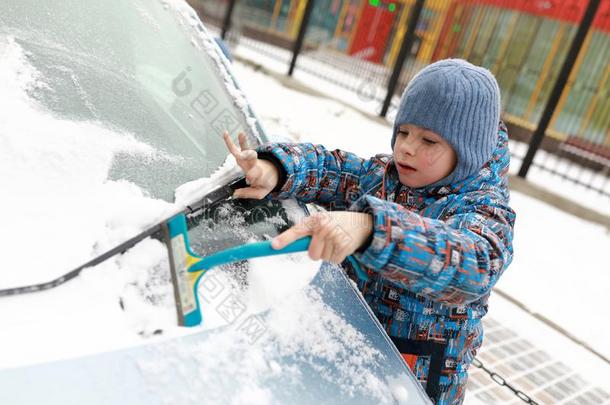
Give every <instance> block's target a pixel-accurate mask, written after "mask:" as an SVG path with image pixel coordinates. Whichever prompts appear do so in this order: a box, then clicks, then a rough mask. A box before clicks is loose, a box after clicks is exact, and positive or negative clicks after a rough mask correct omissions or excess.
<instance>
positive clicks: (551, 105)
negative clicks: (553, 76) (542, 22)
mask: <svg viewBox="0 0 610 405" xmlns="http://www.w3.org/2000/svg"><path fill="white" fill-rule="evenodd" d="M599 2H600V0H589V4H588V5H587V10H586V11H585V15H584V16H583V18H582V21H581V22H580V25H579V26H578V31H576V35H575V36H574V40H572V45H570V50H569V52H568V55H567V56H566V59H565V60H564V62H563V66H562V67H561V70H560V71H559V76H558V77H557V81H556V82H555V85H554V86H553V91H552V92H551V95H550V96H549V100H548V101H547V103H546V106H545V107H544V111H543V112H542V117H541V118H540V121H539V122H538V127H536V130H535V131H534V133H533V134H532V139H531V140H530V145H529V148H528V149H527V153H526V154H525V158H523V163H521V168H519V173H518V175H519V177H522V178H525V176H527V172H528V171H529V168H530V166H531V165H532V162H533V161H534V156H535V155H536V152H537V151H538V148H539V147H540V144H541V143H542V139H543V138H544V134H545V133H546V130H547V128H548V126H549V123H550V122H551V118H552V117H553V114H554V113H555V108H557V104H558V103H559V98H560V97H561V93H563V90H564V88H565V85H566V83H567V81H568V78H569V77H570V73H572V68H573V67H574V62H575V61H576V58H577V57H578V54H579V52H580V49H581V48H582V44H583V42H584V40H585V38H586V36H587V33H588V32H589V28H591V23H592V22H593V18H594V17H595V13H596V12H597V9H598V7H599Z"/></svg>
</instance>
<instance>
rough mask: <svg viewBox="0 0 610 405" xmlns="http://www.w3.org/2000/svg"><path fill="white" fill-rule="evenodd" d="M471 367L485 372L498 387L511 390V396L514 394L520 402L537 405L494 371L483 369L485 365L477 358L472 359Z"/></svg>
mask: <svg viewBox="0 0 610 405" xmlns="http://www.w3.org/2000/svg"><path fill="white" fill-rule="evenodd" d="M472 365H473V366H475V367H476V368H480V369H481V370H483V371H484V372H486V373H487V374H488V375H489V377H490V378H491V379H492V380H493V381H495V382H496V383H497V384H498V385H500V386H502V387H506V388H508V389H509V390H511V391H512V392H513V394H515V395H516V396H517V397H518V398H519V399H520V400H522V401H523V402H525V403H526V404H532V405H538V402H536V401H534V400H533V399H531V398H530V397H529V396H528V395H527V394H526V393H525V392H523V391H521V390H518V389H516V388H515V387H513V386H512V385H510V384H509V383H508V382H506V379H505V378H504V377H502V376H501V375H500V374H498V373H496V372H495V371H491V370H490V369H488V368H487V367H485V365H484V364H483V363H481V361H480V360H479V359H477V358H475V359H473V360H472Z"/></svg>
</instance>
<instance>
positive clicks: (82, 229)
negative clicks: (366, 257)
mask: <svg viewBox="0 0 610 405" xmlns="http://www.w3.org/2000/svg"><path fill="white" fill-rule="evenodd" d="M164 4H165V5H166V7H167V8H169V7H176V4H180V3H177V2H173V1H172V2H164ZM184 13H186V14H185V16H187V17H189V15H190V14H192V10H190V8H187V9H185V11H184ZM191 17H192V15H191V16H190V17H189V18H191ZM191 21H192V19H191ZM204 34H205V31H202V34H201V35H202V38H203V36H204ZM206 41H207V40H206ZM204 44H208V45H209V42H204ZM206 49H208V50H209V48H206ZM216 55H217V58H218V59H216V60H217V62H219V63H222V64H226V60H223V59H222V57H221V56H220V55H219V54H218V53H216ZM283 66H284V68H283V69H285V65H283ZM233 70H234V72H235V74H236V76H237V80H238V82H239V83H240V85H241V87H242V88H243V89H244V92H245V93H246V94H247V95H248V97H249V99H250V101H251V102H252V105H253V106H254V107H255V108H256V109H257V111H258V112H259V113H260V114H261V117H262V119H263V123H264V124H265V126H266V127H267V129H268V132H270V133H271V134H275V135H279V136H282V137H289V138H292V139H294V140H297V141H309V142H314V143H323V144H325V145H326V146H328V147H329V148H339V147H341V148H344V149H347V150H350V151H353V152H355V153H358V154H360V155H361V156H372V155H374V154H376V153H388V152H390V145H389V142H390V135H391V130H390V127H389V126H388V125H387V124H384V123H379V122H375V121H371V120H369V119H368V118H366V117H365V116H363V115H362V114H360V113H358V112H357V111H356V110H354V109H352V108H349V107H346V105H345V104H341V103H338V102H336V101H332V100H329V99H323V98H318V97H313V96H309V95H306V94H302V93H299V92H295V91H292V90H288V89H286V88H285V87H282V86H281V85H279V84H278V83H277V82H276V81H274V80H272V79H270V78H269V77H267V76H264V75H262V74H260V73H257V72H254V71H252V70H251V69H249V68H246V67H244V66H243V65H240V64H239V63H235V64H234V65H233ZM282 71H284V70H282ZM44 85H45V84H44V80H43V78H41V77H40V75H39V73H38V72H36V71H35V70H34V69H33V68H32V67H31V66H30V65H29V64H28V63H27V60H26V58H25V57H24V55H23V52H22V50H21V49H20V48H19V46H18V45H17V44H16V43H15V41H14V40H12V39H11V38H0V111H2V114H3V115H1V116H0V190H2V193H3V195H2V200H1V203H0V204H1V206H0V221H1V223H2V224H3V226H4V229H5V230H7V231H5V232H2V236H1V237H0V238H1V239H0V246H2V252H3V254H2V255H1V256H0V269H2V270H1V271H0V286H2V288H7V287H12V286H17V285H22V284H28V283H32V282H41V281H47V280H49V279H52V278H54V277H56V276H58V275H59V274H62V273H64V272H65V271H67V270H70V269H72V268H74V267H76V266H77V265H79V264H82V263H83V262H85V261H86V260H88V259H90V258H92V257H94V256H95V255H97V254H99V253H102V252H103V251H105V250H106V249H108V248H110V247H112V246H114V245H116V244H117V243H119V242H122V241H124V240H125V239H126V238H128V237H131V236H133V235H135V234H137V233H138V232H140V231H141V230H142V229H144V228H146V227H147V226H149V225H151V224H153V223H155V221H157V220H159V219H161V218H165V217H167V216H168V215H171V213H174V212H177V211H178V210H179V209H180V208H181V207H183V206H184V205H188V204H189V203H190V202H192V201H194V200H195V199H196V198H197V197H198V196H201V194H203V193H205V192H206V191H209V190H210V187H212V186H213V185H214V184H217V183H216V182H218V181H224V180H226V179H231V178H234V177H235V174H236V173H238V172H237V171H236V170H237V169H236V168H235V165H234V162H232V161H231V158H228V159H227V161H226V162H225V164H224V165H223V167H222V168H221V169H220V170H219V171H218V172H217V173H215V174H214V175H213V176H211V177H210V178H207V179H199V180H196V181H194V182H191V183H188V184H186V185H183V186H182V187H180V188H179V189H178V190H177V194H176V203H175V204H170V203H167V202H164V201H161V200H156V199H153V198H151V197H150V196H148V195H147V194H146V193H145V192H144V191H142V190H141V189H140V188H138V187H137V186H136V185H134V184H133V183H130V182H127V181H111V180H108V179H107V174H108V170H109V168H110V164H111V162H112V157H113V155H114V154H116V153H119V152H121V153H130V154H136V155H139V156H142V157H145V158H147V159H153V160H164V159H175V158H177V157H174V156H167V155H166V154H163V153H162V152H160V151H158V150H155V149H154V148H153V147H151V146H150V145H147V144H145V143H143V142H142V141H138V140H136V138H135V137H134V136H133V135H132V134H129V133H123V132H119V131H117V130H116V129H113V128H107V127H105V126H104V125H103V123H100V122H74V121H68V120H65V119H61V118H59V117H57V116H54V115H51V114H49V113H48V112H46V111H44V110H43V109H42V108H41V107H40V106H39V105H38V104H37V103H36V102H35V100H33V99H31V98H30V97H29V89H31V88H33V87H35V86H44ZM233 90H234V91H235V92H236V93H234V95H235V96H238V95H239V96H240V97H242V96H243V95H242V93H241V92H239V93H237V92H238V90H237V89H236V88H235V89H233ZM233 90H232V91H233ZM341 97H343V96H341ZM240 100H241V103H242V104H241V106H242V107H243V108H245V106H246V104H245V100H246V98H245V96H243V98H240ZM361 102H362V103H364V104H366V103H365V102H364V101H363V100H361ZM366 105H367V106H369V105H371V104H370V103H369V104H366ZM7 112H10V114H7ZM371 112H373V111H372V108H371ZM249 122H250V124H252V121H249ZM254 129H255V128H254V127H253V130H254ZM545 181H546V180H545ZM549 181H550V182H556V180H549ZM553 184H557V185H556V186H554V185H553ZM549 187H552V188H553V189H554V190H555V191H557V190H562V189H563V187H564V185H563V183H562V184H560V185H559V183H551V185H550V186H549ZM512 196H513V200H512V205H513V207H514V209H515V210H516V211H517V214H518V219H517V225H516V232H515V252H516V253H515V259H514V263H513V264H512V265H511V267H510V268H509V270H508V271H507V273H506V274H505V275H504V276H503V278H502V280H501V281H500V283H499V287H500V288H502V289H503V290H505V291H507V292H508V293H510V294H511V295H512V296H514V297H517V298H518V299H519V300H521V301H522V302H524V303H525V304H526V305H527V306H528V307H530V308H532V309H534V310H536V311H537V312H539V313H541V314H543V315H545V316H546V317H548V318H550V319H552V320H553V321H555V322H557V323H558V324H559V325H561V326H563V327H564V328H566V329H568V330H569V331H571V332H572V333H573V334H574V335H576V336H577V337H579V338H581V339H583V340H585V341H587V342H588V343H589V344H591V345H592V346H593V347H595V348H596V349H597V350H599V351H600V352H602V353H605V354H606V355H610V347H609V344H608V339H607V336H608V335H609V332H610V326H608V323H607V322H604V321H603V320H604V319H606V318H605V312H606V311H605V301H606V300H605V298H606V293H607V285H608V282H609V281H610V280H609V277H610V274H609V273H608V271H607V268H608V266H607V264H606V263H605V257H603V256H602V255H603V254H604V253H605V251H606V249H607V247H608V246H610V244H609V242H610V234H609V233H608V230H605V229H603V228H602V227H600V226H598V225H595V224H591V223H589V222H586V221H583V220H580V219H578V218H575V217H573V216H570V215H567V214H565V213H563V212H561V211H558V210H556V209H554V208H552V207H550V206H548V205H546V204H543V203H540V202H538V201H536V200H533V199H531V198H529V197H527V196H525V195H522V194H519V193H517V192H513V193H512ZM599 201H600V200H595V199H594V198H593V197H591V200H590V202H589V203H588V204H590V205H592V206H594V205H597V206H598V207H599V206H602V207H608V205H603V203H600V202H599ZM606 204H607V201H606ZM249 267H250V268H249V271H248V273H247V282H246V283H245V285H244V283H243V282H242V281H241V280H239V279H238V278H236V277H235V275H234V273H235V271H234V270H235V269H234V268H221V269H214V270H212V271H210V272H208V273H207V274H206V276H204V279H203V280H202V282H201V285H202V288H206V286H207V288H210V286H211V284H210V281H211V280H215V281H216V282H218V283H220V285H222V286H223V292H224V294H225V295H218V296H214V297H215V299H222V298H223V297H226V294H234V295H235V296H236V297H238V298H239V299H240V300H241V302H243V303H244V306H245V312H244V315H243V316H244V317H246V316H249V315H252V316H259V315H260V316H263V314H264V316H265V321H266V327H267V333H266V334H265V335H264V336H263V337H262V338H261V339H259V340H258V341H256V342H254V343H252V342H249V341H248V339H247V337H245V336H244V335H243V334H242V333H240V332H239V330H238V328H237V327H236V325H235V324H234V323H232V322H228V321H227V320H226V319H225V318H223V317H222V316H221V315H220V314H219V313H218V311H217V310H216V309H217V305H218V304H217V302H216V301H214V300H213V299H212V297H213V296H211V295H209V294H208V295H205V294H203V292H202V294H203V295H202V304H203V306H204V310H203V314H204V315H203V316H204V325H203V327H202V329H196V330H185V329H184V328H178V327H177V326H176V315H175V310H174V307H173V297H172V291H171V286H170V283H169V270H168V261H167V254H166V249H165V247H164V246H163V244H161V243H160V242H158V241H156V240H152V239H147V240H144V241H143V242H141V243H139V244H138V245H137V246H135V247H134V248H133V249H131V250H129V251H128V252H126V253H125V254H123V255H120V256H116V257H114V258H113V259H110V260H108V261H107V262H105V263H103V264H101V265H98V266H96V267H95V268H92V269H89V270H87V271H85V272H83V273H82V275H81V276H79V277H78V278H76V279H74V280H72V281H70V282H68V283H66V284H65V285H63V286H61V287H58V288H56V289H53V290H49V291H46V292H41V293H37V294H29V295H23V296H18V297H9V298H2V299H1V300H2V301H1V302H0V341H1V342H2V343H3V344H2V345H0V369H2V368H8V367H18V366H23V365H27V364H34V363H39V362H45V361H51V360H57V359H65V358H73V357H79V356H83V355H86V354H93V353H100V352H104V351H110V350H116V349H118V348H123V347H129V346H133V345H141V344H142V343H144V342H157V341H168V342H170V341H171V338H173V337H176V336H182V335H187V334H191V333H195V332H197V331H201V330H206V331H208V332H212V336H211V338H210V339H209V340H208V341H206V342H205V344H201V345H199V346H198V347H197V350H196V352H195V353H193V352H191V351H189V352H186V351H181V348H180V347H177V346H171V350H169V352H168V356H167V357H166V362H164V363H160V364H142V372H143V373H147V376H148V377H149V378H150V379H151V381H153V382H154V381H157V382H158V383H159V384H153V383H151V384H150V387H151V389H156V390H159V392H158V394H159V395H160V396H166V395H168V394H167V392H165V390H164V386H163V372H164V371H166V370H168V369H170V370H171V369H173V368H175V369H176V370H180V361H181V360H182V359H187V358H188V359H190V358H192V357H195V358H199V359H205V361H201V362H200V363H199V364H200V369H199V373H198V375H200V376H206V378H208V377H209V378H210V379H211V382H212V384H213V383H214V382H218V384H219V386H220V385H222V384H227V383H229V384H230V385H232V386H234V387H235V391H234V392H232V393H230V394H226V393H225V394H226V395H230V398H229V399H230V400H232V401H233V402H234V403H249V402H250V403H273V402H274V398H273V393H272V392H271V391H270V390H268V389H267V388H265V386H264V382H265V379H266V378H268V377H270V376H274V375H278V374H280V373H282V374H284V375H285V376H286V378H293V379H298V378H300V375H299V373H300V371H299V369H298V368H296V367H290V366H287V365H285V364H283V363H282V361H281V358H282V357H283V356H298V357H299V359H300V361H302V362H304V363H306V364H309V366H310V367H312V368H313V369H314V370H315V371H316V372H317V373H318V374H319V375H320V376H321V378H323V379H337V380H338V381H339V382H340V383H341V385H342V387H343V389H344V390H345V394H346V395H350V394H353V393H356V392H358V390H366V391H367V392H368V393H369V394H372V395H375V396H377V397H378V398H379V402H389V401H391V400H392V399H394V400H396V401H398V402H399V403H405V402H407V400H408V395H407V392H406V390H405V389H404V386H403V385H401V384H400V383H399V382H397V381H392V380H390V381H381V380H379V379H378V378H377V377H376V376H375V375H374V374H372V372H371V371H370V369H371V367H372V366H374V365H376V364H378V362H379V361H380V353H379V352H378V351H376V350H375V349H374V348H371V347H370V345H369V344H368V342H367V340H366V338H365V337H364V336H363V335H362V334H360V333H359V332H358V331H357V330H356V329H355V328H354V327H353V326H352V325H350V324H349V323H347V322H346V321H345V320H344V319H343V318H342V317H341V316H340V315H339V314H338V313H337V312H336V311H334V310H333V309H332V308H330V307H328V306H327V305H326V304H325V303H324V302H323V301H322V300H321V298H320V291H317V290H316V289H315V288H313V287H312V286H311V285H310V281H311V279H312V278H313V277H314V276H315V275H316V272H317V271H318V268H319V266H318V263H312V262H311V261H309V260H308V259H306V258H305V257H304V255H302V254H301V255H291V256H283V257H274V258H272V259H271V258H261V259H257V260H252V261H250V262H249ZM287 268H290V273H288V272H287V271H286V270H287ZM203 297H207V298H206V299H207V301H205V299H204V298H203ZM490 314H494V315H495V316H498V317H500V318H501V319H502V321H507V322H510V320H511V319H513V320H514V322H512V323H511V326H512V327H513V328H514V329H515V330H517V331H519V332H520V333H524V334H526V333H528V334H529V335H531V339H532V340H533V341H534V342H536V341H537V342H539V343H540V344H541V345H546V344H548V346H549V348H552V349H553V350H554V351H556V352H560V353H563V355H565V356H566V357H568V358H569V359H570V361H571V362H572V363H571V364H573V365H574V366H575V367H577V368H578V369H579V370H578V371H579V372H581V373H582V374H583V375H585V376H587V377H590V378H599V376H600V375H604V373H603V370H607V366H606V368H605V369H604V365H603V364H602V365H600V364H599V360H595V358H592V357H591V355H590V354H589V353H587V352H585V351H583V350H581V349H579V348H574V345H573V344H572V345H571V346H570V342H565V341H562V340H561V339H554V340H552V341H550V340H548V339H547V340H544V341H542V342H541V340H540V336H545V337H546V336H551V333H550V332H549V331H548V330H546V329H544V328H542V329H541V328H540V327H539V326H540V325H538V324H536V323H532V322H531V319H529V321H528V320H527V318H525V317H520V316H518V312H515V310H514V308H511V307H510V306H509V305H507V304H506V303H505V302H503V301H502V300H501V299H499V298H497V297H496V298H493V299H492V301H491V306H490ZM516 314H517V315H516ZM160 331H161V332H160ZM553 336H554V335H553ZM549 342H550V343H549ZM566 347H567V348H568V349H567V351H566ZM228 348H230V350H229V349H228ZM354 354H357V356H355V355H354ZM312 355H315V356H318V358H321V359H323V360H325V361H326V362H327V363H328V364H333V365H334V366H333V367H334V368H333V369H331V368H329V367H328V366H327V365H325V364H323V363H320V362H316V361H313V360H311V356H312ZM308 356H310V357H308ZM218 370H222V373H219V372H218ZM337 370H338V371H337ZM595 375H597V376H598V377H595ZM155 378H156V380H155ZM225 380H226V381H225ZM194 384H198V382H197V380H196V379H195V380H194ZM600 384H602V383H601V382H600ZM388 387H390V390H388ZM388 392H390V394H391V396H392V398H391V397H390V396H389V395H390V394H388ZM184 395H189V394H188V393H184ZM213 399H214V398H210V401H212V400H213ZM167 401H168V402H169V403H180V401H179V398H175V397H172V398H167Z"/></svg>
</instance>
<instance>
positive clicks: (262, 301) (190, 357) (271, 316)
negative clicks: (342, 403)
mask: <svg viewBox="0 0 610 405" xmlns="http://www.w3.org/2000/svg"><path fill="white" fill-rule="evenodd" d="M300 259H303V256H301V257H300V258H299V255H291V256H278V257H276V258H274V259H271V258H261V259H256V260H252V261H250V266H251V268H250V275H249V279H250V280H251V282H252V280H256V279H259V280H258V285H257V286H256V287H255V286H253V285H251V286H250V289H247V290H246V291H241V292H240V291H239V288H236V286H235V284H233V285H231V283H230V282H227V276H226V275H225V276H223V275H222V272H221V271H220V270H213V271H210V272H209V273H208V274H207V275H206V277H208V276H211V277H212V278H213V279H214V280H215V285H216V286H218V285H221V286H223V288H224V289H223V291H222V293H219V294H216V293H215V291H217V288H218V287H214V289H211V288H209V289H208V293H212V294H211V295H214V299H212V300H209V302H208V303H207V305H206V309H204V311H203V314H204V325H207V326H208V327H209V325H210V324H213V323H215V322H217V321H219V320H220V318H219V317H218V314H216V318H217V319H214V320H212V319H211V318H210V315H214V313H215V312H219V310H220V308H219V306H220V305H222V303H223V302H226V300H227V299H228V297H231V296H236V297H237V298H236V299H237V300H243V301H242V302H243V303H244V305H245V309H244V313H243V314H242V315H241V316H240V317H239V318H238V319H237V320H235V321H234V322H231V323H227V322H223V321H222V320H220V322H219V323H216V325H214V326H215V329H214V330H211V331H209V333H208V334H207V335H206V336H205V339H202V338H199V339H198V340H197V341H196V342H195V343H194V344H191V345H188V346H182V345H174V344H170V345H168V346H166V347H164V348H162V349H159V348H154V349H152V348H151V350H154V351H157V350H160V352H159V353H155V354H156V355H155V360H154V362H150V361H140V363H139V366H140V369H141V372H142V373H143V374H144V376H145V378H146V380H147V381H149V382H150V384H149V387H159V388H158V390H159V392H158V395H159V396H160V397H161V398H163V397H164V395H165V396H167V392H166V390H164V389H163V388H162V387H163V381H164V380H165V379H166V378H167V375H168V373H169V372H170V371H172V372H173V374H174V375H176V374H177V375H179V376H181V377H183V378H184V379H185V380H187V379H188V380H189V384H190V386H191V387H192V390H191V391H190V392H183V393H181V395H183V396H184V397H178V398H177V397H176V396H175V393H173V394H172V395H171V396H167V398H166V402H167V403H176V401H177V402H182V403H190V402H194V399H195V398H192V395H193V394H192V393H197V392H205V393H206V401H207V402H210V403H216V402H222V403H256V404H261V403H262V404H267V403H285V401H286V400H287V399H288V398H290V397H292V398H300V397H301V395H306V394H305V393H299V392H298V390H299V388H298V387H300V386H301V384H302V382H303V381H309V380H312V379H313V380H316V381H318V380H319V384H330V385H332V386H335V385H337V386H339V388H340V390H341V391H342V392H341V395H342V396H344V397H345V398H350V397H353V396H354V395H367V396H370V397H373V398H376V399H377V401H378V402H379V403H394V402H393V401H395V400H398V401H399V403H401V401H406V398H407V397H408V395H407V394H406V390H405V388H404V382H402V385H401V383H400V382H398V381H395V383H394V384H393V383H392V382H391V381H384V380H382V379H381V378H380V377H379V376H378V375H376V374H375V372H374V371H373V370H375V369H377V370H379V368H380V367H381V364H383V360H384V356H383V355H382V354H381V353H380V352H379V351H378V350H376V349H375V348H373V347H371V344H370V342H368V341H367V339H366V337H365V336H364V335H362V334H361V333H360V332H358V331H357V330H356V329H355V328H354V327H353V326H351V325H350V324H349V323H347V322H346V321H345V320H344V319H343V317H342V316H341V315H340V314H337V313H336V312H335V311H334V310H333V309H332V308H330V307H328V306H327V305H326V304H325V303H324V302H323V300H322V298H321V295H320V291H318V290H317V288H316V287H314V286H312V285H306V284H307V283H308V277H313V275H315V271H316V270H315V269H317V268H318V266H317V265H316V264H314V265H313V266H312V263H311V262H310V261H308V260H300ZM299 267H300V268H299ZM218 273H221V274H218ZM263 273H267V274H268V276H267V274H265V276H262V274H263ZM282 273H283V275H282ZM295 273H296V275H297V278H299V277H300V278H301V282H302V283H299V282H295V281H294V277H293V276H294V275H295ZM284 281H288V285H287V284H286V283H284ZM290 283H293V284H294V285H293V286H290V285H289V284H290ZM205 284H206V282H205V281H203V280H202V285H203V288H202V290H200V291H202V292H203V291H205V289H206V287H205ZM263 284H267V285H263ZM277 286H281V288H280V291H283V295H276V296H274V297H269V296H268V295H266V294H265V293H264V292H265V291H271V289H269V287H274V288H273V291H277V289H275V287H277ZM201 298H202V299H203V300H205V298H203V295H202V297H201ZM262 309H267V311H266V312H263V313H261V312H260V311H261V310H262ZM252 316H255V317H256V319H258V320H259V322H260V323H259V327H260V328H261V330H260V332H259V333H258V334H256V336H252V334H251V333H249V332H248V331H247V330H245V329H244V327H243V325H244V324H245V322H246V321H247V320H248V319H252V318H251V317H252ZM250 332H251V331H250ZM286 360H288V361H286ZM193 376H196V377H193ZM278 379H279V380H280V381H284V382H285V384H286V388H285V391H284V390H282V388H281V387H278V385H277V384H278ZM271 387H273V389H271ZM155 395H157V393H155Z"/></svg>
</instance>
